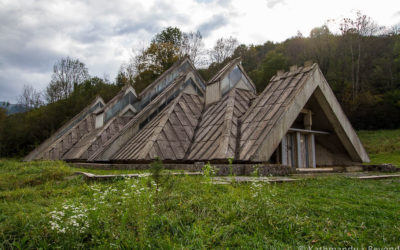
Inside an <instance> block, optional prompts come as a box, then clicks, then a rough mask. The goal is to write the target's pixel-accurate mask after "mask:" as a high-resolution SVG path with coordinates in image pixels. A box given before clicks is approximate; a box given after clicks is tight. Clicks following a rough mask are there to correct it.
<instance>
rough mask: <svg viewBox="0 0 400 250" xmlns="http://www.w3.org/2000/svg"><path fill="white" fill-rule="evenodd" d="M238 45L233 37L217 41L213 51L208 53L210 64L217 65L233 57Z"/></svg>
mask: <svg viewBox="0 0 400 250" xmlns="http://www.w3.org/2000/svg"><path fill="white" fill-rule="evenodd" d="M238 45H239V42H238V40H237V39H236V38H233V37H229V38H226V39H224V38H220V39H218V40H217V42H216V44H215V45H214V47H213V49H212V50H211V51H210V59H211V62H215V63H217V64H219V63H222V62H223V61H224V60H225V59H227V58H228V57H230V56H232V55H233V52H234V51H235V49H236V48H237V47H238Z"/></svg>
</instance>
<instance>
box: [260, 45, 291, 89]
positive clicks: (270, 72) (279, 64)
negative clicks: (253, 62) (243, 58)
mask: <svg viewBox="0 0 400 250" xmlns="http://www.w3.org/2000/svg"><path fill="white" fill-rule="evenodd" d="M287 67H288V61H287V59H286V57H285V56H284V55H283V53H281V52H279V51H277V50H272V51H269V52H268V53H267V54H266V55H265V58H264V60H263V61H262V63H261V65H260V67H259V68H258V69H257V71H256V75H255V78H256V79H254V80H255V85H256V87H257V90H258V91H262V90H263V89H264V88H265V86H267V84H268V83H269V80H270V79H271V77H272V76H274V75H275V74H276V72H277V71H278V70H284V69H286V68H287Z"/></svg>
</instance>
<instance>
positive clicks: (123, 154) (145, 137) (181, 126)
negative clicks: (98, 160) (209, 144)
mask: <svg viewBox="0 0 400 250" xmlns="http://www.w3.org/2000/svg"><path fill="white" fill-rule="evenodd" d="M203 102H204V101H203V97H201V96H199V95H195V94H187V93H184V92H181V93H180V94H179V96H178V97H177V98H175V100H173V101H172V102H171V103H170V104H168V106H167V107H166V108H165V109H164V110H163V111H162V112H161V113H159V114H158V115H157V116H156V117H155V118H154V119H153V120H152V121H150V122H149V123H148V124H146V125H145V127H144V128H143V129H141V130H140V131H139V133H137V134H136V135H135V136H133V137H132V138H131V139H130V140H129V141H128V142H127V143H126V144H125V145H124V146H123V147H121V149H120V150H119V151H118V152H117V153H116V154H115V155H114V156H113V157H112V158H111V159H112V160H115V161H150V160H154V159H155V158H156V157H160V158H161V159H163V160H183V159H184V156H185V154H186V152H187V150H188V148H189V146H190V143H191V140H192V138H193V134H194V130H195V128H196V126H197V122H198V120H199V118H200V115H201V112H202V109H203Z"/></svg>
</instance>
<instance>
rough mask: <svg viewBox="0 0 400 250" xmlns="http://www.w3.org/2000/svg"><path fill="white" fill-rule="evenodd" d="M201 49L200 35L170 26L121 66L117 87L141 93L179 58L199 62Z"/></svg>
mask: <svg viewBox="0 0 400 250" xmlns="http://www.w3.org/2000/svg"><path fill="white" fill-rule="evenodd" d="M202 46H203V44H202V36H201V34H200V32H196V33H194V32H190V33H183V32H182V31H181V30H180V29H179V28H176V27H167V28H165V29H164V30H162V31H161V32H160V33H158V34H156V35H155V36H154V38H153V39H152V41H151V43H150V45H149V46H148V47H147V48H142V49H139V50H134V51H133V52H134V55H133V56H132V57H131V59H130V61H129V63H127V64H123V65H121V68H120V70H119V73H118V75H117V84H120V85H122V84H130V85H132V86H133V87H134V88H135V90H136V91H137V92H138V93H140V92H141V91H142V90H143V89H144V88H146V87H147V86H148V85H149V84H150V83H151V82H153V81H154V80H155V79H156V78H157V77H158V76H160V75H161V74H162V73H163V72H164V71H166V70H167V69H169V68H170V67H171V66H172V65H173V64H174V63H175V62H176V61H178V60H179V59H180V58H182V57H184V56H189V57H190V58H191V59H192V61H193V62H194V63H198V62H199V60H198V59H199V55H200V54H201V52H202V50H201V49H202Z"/></svg>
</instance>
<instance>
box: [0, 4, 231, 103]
mask: <svg viewBox="0 0 400 250" xmlns="http://www.w3.org/2000/svg"><path fill="white" fill-rule="evenodd" d="M230 1H231V0H213V1H207V0H206V1H205V4H210V5H218V6H224V8H225V7H226V8H228V7H229V3H230ZM191 14H192V13H190V12H185V11H182V10H181V9H179V6H174V5H173V4H170V3H169V2H167V1H164V0H156V1H155V2H154V4H153V6H146V5H145V4H144V3H142V2H140V1H130V0H125V1H121V2H118V4H116V3H115V2H113V1H109V0H85V1H73V2H69V1H64V0H51V1H50V0H49V1H47V0H42V1H34V2H24V1H22V0H13V1H10V2H7V3H6V4H4V3H3V4H1V8H0V34H1V35H0V101H1V100H2V99H9V100H10V101H11V100H13V99H14V98H15V96H17V95H18V94H19V92H20V91H21V89H22V86H23V85H24V84H39V85H34V86H35V87H36V86H40V88H41V89H43V88H44V87H45V86H46V85H47V84H48V81H49V79H50V75H51V71H52V66H53V64H54V63H55V62H56V61H57V60H59V59H60V58H62V57H65V56H71V57H73V58H79V60H81V61H82V62H84V63H86V65H87V67H88V68H89V72H90V73H91V74H92V75H99V76H100V77H101V76H102V75H103V73H107V74H110V75H111V76H110V77H111V78H113V77H114V76H113V74H116V72H117V70H118V68H119V66H120V63H122V62H123V60H124V59H123V58H124V57H125V56H126V55H125V53H126V51H130V49H131V46H133V45H134V44H135V42H140V41H146V40H149V39H150V38H151V37H152V36H153V35H154V34H155V33H157V32H159V31H161V30H162V28H164V27H166V26H178V27H180V25H181V26H187V24H190V22H191V21H192V20H191ZM226 23H227V18H225V17H224V16H222V15H221V16H214V17H213V18H212V19H211V20H210V21H209V22H206V23H203V24H202V25H200V28H201V32H202V33H203V35H207V34H209V33H210V32H212V30H214V29H216V28H218V27H221V26H223V25H225V24H226ZM110 51H118V53H117V54H118V55H117V56H114V57H113V53H110ZM121 51H122V52H121ZM114 54H115V53H114ZM127 59H128V58H126V60H127ZM106 70H108V72H104V71H106ZM38 75H40V77H38ZM39 81H40V82H39ZM37 88H39V87H37ZM7 96H9V97H10V98H6V97H7Z"/></svg>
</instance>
